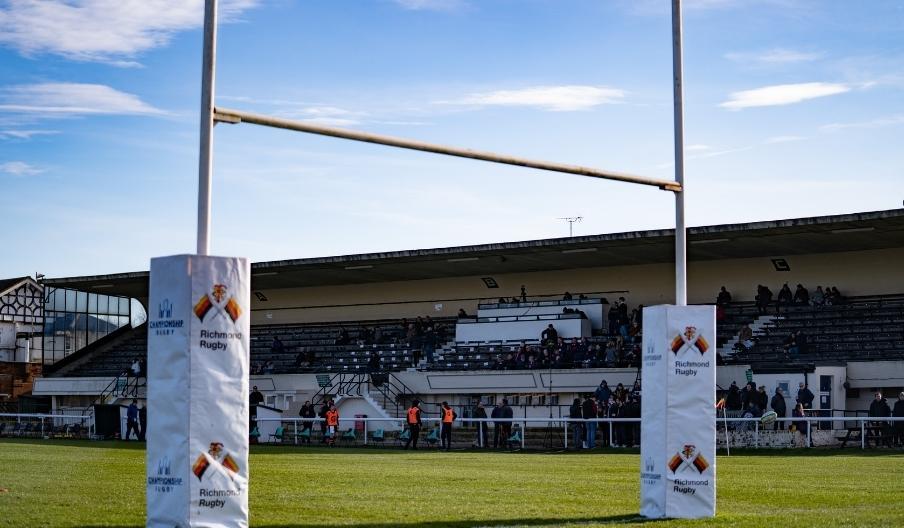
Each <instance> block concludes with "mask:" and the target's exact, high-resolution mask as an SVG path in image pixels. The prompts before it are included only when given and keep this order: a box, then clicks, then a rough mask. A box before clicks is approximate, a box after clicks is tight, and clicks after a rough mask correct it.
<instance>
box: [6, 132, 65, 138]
mask: <svg viewBox="0 0 904 528" xmlns="http://www.w3.org/2000/svg"><path fill="white" fill-rule="evenodd" d="M59 133H60V131H59V130H0V139H31V138H33V137H35V136H50V135H54V134H59Z"/></svg>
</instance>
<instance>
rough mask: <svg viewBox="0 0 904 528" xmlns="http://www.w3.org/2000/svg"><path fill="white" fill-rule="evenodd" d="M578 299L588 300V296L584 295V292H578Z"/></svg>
mask: <svg viewBox="0 0 904 528" xmlns="http://www.w3.org/2000/svg"><path fill="white" fill-rule="evenodd" d="M578 300H579V301H586V300H587V296H586V295H584V294H583V293H579V294H578Z"/></svg>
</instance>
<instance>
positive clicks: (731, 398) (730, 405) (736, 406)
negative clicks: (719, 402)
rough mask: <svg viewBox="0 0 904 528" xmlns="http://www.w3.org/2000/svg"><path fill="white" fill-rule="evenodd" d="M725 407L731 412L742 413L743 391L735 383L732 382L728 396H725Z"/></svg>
mask: <svg viewBox="0 0 904 528" xmlns="http://www.w3.org/2000/svg"><path fill="white" fill-rule="evenodd" d="M725 407H726V408H727V409H728V410H729V411H740V410H741V409H742V408H743V407H742V404H741V389H740V388H739V387H738V383H737V382H735V381H732V382H731V386H730V387H728V395H727V396H725Z"/></svg>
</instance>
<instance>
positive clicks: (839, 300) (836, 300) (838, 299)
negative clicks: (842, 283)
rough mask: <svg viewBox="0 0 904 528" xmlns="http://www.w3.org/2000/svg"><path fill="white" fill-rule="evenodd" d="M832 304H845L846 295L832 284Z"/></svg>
mask: <svg viewBox="0 0 904 528" xmlns="http://www.w3.org/2000/svg"><path fill="white" fill-rule="evenodd" d="M832 304H836V305H838V304H844V296H842V295H841V292H839V291H838V288H836V287H835V286H832Z"/></svg>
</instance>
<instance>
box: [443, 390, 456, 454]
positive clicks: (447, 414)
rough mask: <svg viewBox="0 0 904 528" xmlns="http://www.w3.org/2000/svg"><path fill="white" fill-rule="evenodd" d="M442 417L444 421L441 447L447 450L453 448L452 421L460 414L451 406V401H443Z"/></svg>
mask: <svg viewBox="0 0 904 528" xmlns="http://www.w3.org/2000/svg"><path fill="white" fill-rule="evenodd" d="M439 411H440V418H441V419H442V422H441V424H440V433H439V438H440V444H441V448H443V449H445V450H446V451H451V450H452V422H454V421H455V419H456V418H458V414H457V413H456V412H455V410H453V409H452V407H449V402H443V404H442V407H440V410H439Z"/></svg>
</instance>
